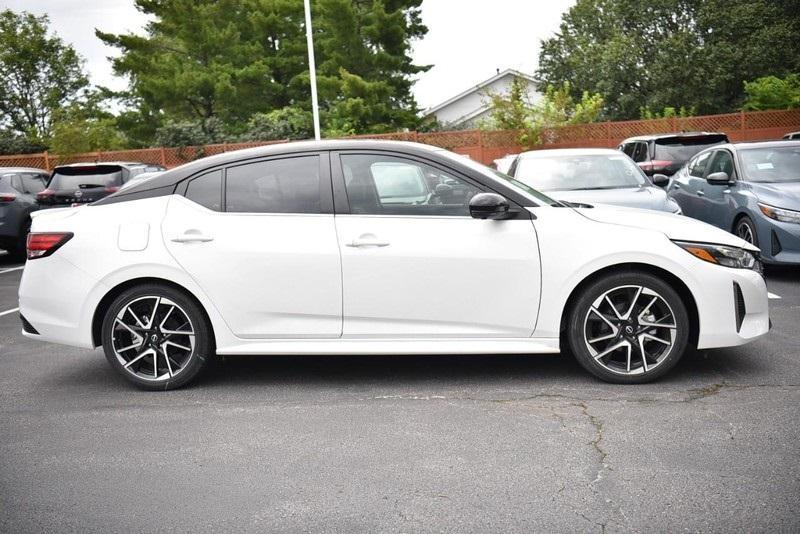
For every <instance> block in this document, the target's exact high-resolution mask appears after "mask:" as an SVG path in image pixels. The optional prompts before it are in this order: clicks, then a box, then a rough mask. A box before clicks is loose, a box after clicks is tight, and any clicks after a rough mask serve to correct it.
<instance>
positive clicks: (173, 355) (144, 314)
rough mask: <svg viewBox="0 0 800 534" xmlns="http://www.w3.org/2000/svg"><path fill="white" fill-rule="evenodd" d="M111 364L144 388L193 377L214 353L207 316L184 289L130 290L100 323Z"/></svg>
mask: <svg viewBox="0 0 800 534" xmlns="http://www.w3.org/2000/svg"><path fill="white" fill-rule="evenodd" d="M102 338H103V350H104V351H105V354H106V358H107V359H108V361H109V363H111V366H112V367H114V368H115V369H116V370H117V371H118V372H119V373H120V374H122V376H123V377H125V378H126V379H127V380H128V381H130V382H132V383H133V384H135V385H137V386H139V387H140V388H142V389H150V390H166V389H174V388H178V387H180V386H183V385H184V384H186V383H188V382H189V381H190V380H192V379H194V378H195V377H196V376H197V375H198V374H199V373H200V372H201V371H202V370H203V369H204V368H205V367H206V365H207V363H208V361H209V359H210V358H211V356H212V355H213V352H214V349H213V346H214V345H213V339H212V335H211V328H210V326H209V325H208V320H207V319H206V317H205V315H204V314H203V312H202V310H201V309H200V307H199V306H198V305H197V304H196V303H195V302H194V301H193V300H192V299H190V298H188V297H187V296H186V295H185V294H184V293H182V292H181V291H178V290H176V289H174V288H172V287H169V286H166V285H161V284H144V285H141V286H136V287H134V288H131V289H128V290H126V291H124V292H123V293H122V294H120V295H119V296H118V297H117V298H116V299H114V301H113V303H112V304H111V306H110V307H109V308H108V311H107V312H106V315H105V318H104V320H103V326H102Z"/></svg>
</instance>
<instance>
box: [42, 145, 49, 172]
mask: <svg viewBox="0 0 800 534" xmlns="http://www.w3.org/2000/svg"><path fill="white" fill-rule="evenodd" d="M43 155H44V168H45V169H46V170H48V171H49V170H50V154H48V153H47V150H45V151H44V153H43Z"/></svg>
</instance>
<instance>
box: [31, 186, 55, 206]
mask: <svg viewBox="0 0 800 534" xmlns="http://www.w3.org/2000/svg"><path fill="white" fill-rule="evenodd" d="M55 194H56V192H55V191H53V190H52V189H45V190H44V191H41V192H39V193H36V202H38V203H40V204H52V203H53V197H55Z"/></svg>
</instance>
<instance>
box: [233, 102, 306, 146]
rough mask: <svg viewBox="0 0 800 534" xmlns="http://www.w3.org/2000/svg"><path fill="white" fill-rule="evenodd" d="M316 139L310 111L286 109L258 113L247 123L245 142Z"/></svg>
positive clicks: (243, 137) (244, 135) (243, 136)
mask: <svg viewBox="0 0 800 534" xmlns="http://www.w3.org/2000/svg"><path fill="white" fill-rule="evenodd" d="M312 137H314V124H313V117H312V115H311V112H310V111H305V110H302V109H298V108H290V107H285V108H281V109H276V110H274V111H270V112H269V113H256V114H254V115H253V116H252V117H250V120H249V121H247V129H246V131H245V133H244V134H243V135H242V136H241V138H242V140H243V141H274V140H278V139H310V138H312Z"/></svg>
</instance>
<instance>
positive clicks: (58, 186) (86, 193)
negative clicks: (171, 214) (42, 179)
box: [36, 162, 165, 207]
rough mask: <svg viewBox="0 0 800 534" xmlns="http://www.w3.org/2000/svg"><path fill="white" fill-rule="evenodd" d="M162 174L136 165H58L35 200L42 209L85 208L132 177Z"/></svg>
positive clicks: (153, 167)
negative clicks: (155, 173)
mask: <svg viewBox="0 0 800 534" xmlns="http://www.w3.org/2000/svg"><path fill="white" fill-rule="evenodd" d="M163 170H165V169H164V167H162V166H161V165H152V164H148V163H138V162H108V163H74V164H71V165H60V166H58V167H56V168H55V169H53V174H52V176H51V177H50V181H49V182H48V183H47V189H45V190H44V191H42V192H41V193H39V194H38V195H36V198H37V200H38V202H39V205H41V206H42V207H56V206H58V207H64V206H75V205H80V204H88V203H90V202H94V201H96V200H100V199H101V198H103V197H106V196H108V195H110V194H111V193H114V192H116V191H117V190H118V189H119V188H120V187H122V185H123V184H124V183H126V182H127V181H128V180H130V179H131V178H133V177H134V176H137V175H139V174H142V173H145V172H156V171H163Z"/></svg>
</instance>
